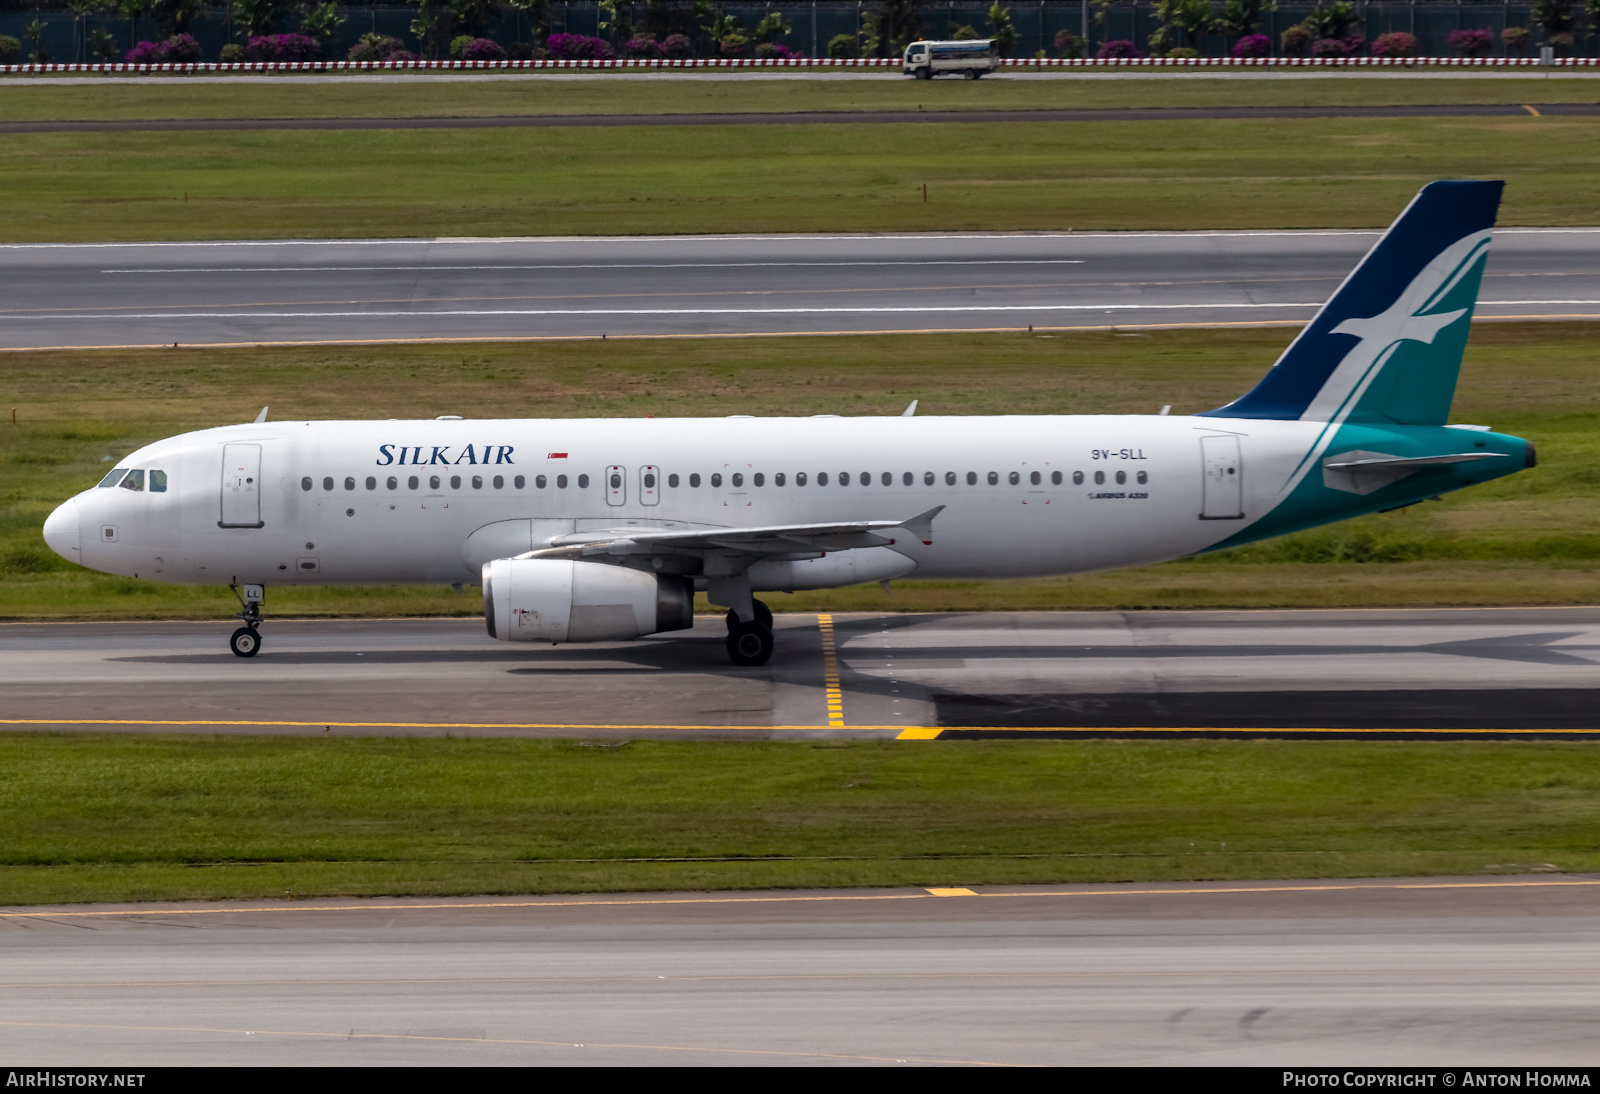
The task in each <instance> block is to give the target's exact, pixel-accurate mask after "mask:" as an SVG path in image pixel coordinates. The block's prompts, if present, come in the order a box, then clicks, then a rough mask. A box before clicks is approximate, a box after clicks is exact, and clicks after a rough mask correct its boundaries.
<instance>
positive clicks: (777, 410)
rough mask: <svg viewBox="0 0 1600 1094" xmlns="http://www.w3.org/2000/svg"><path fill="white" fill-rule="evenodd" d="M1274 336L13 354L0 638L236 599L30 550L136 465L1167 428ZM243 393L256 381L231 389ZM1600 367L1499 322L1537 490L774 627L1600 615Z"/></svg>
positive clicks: (847, 605) (1470, 385)
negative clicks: (859, 429) (215, 438)
mask: <svg viewBox="0 0 1600 1094" xmlns="http://www.w3.org/2000/svg"><path fill="white" fill-rule="evenodd" d="M1292 334H1293V332H1291V331H1287V330H1281V329H1245V330H1170V331H1152V332H1149V333H1148V334H1139V335H1119V334H1114V333H1110V332H1068V333H1049V332H1044V331H1039V332H1036V333H1034V334H1025V333H1023V332H1017V333H1015V334H972V335H919V336H902V335H893V336H855V337H841V338H788V339H785V338H752V339H741V340H737V341H721V340H706V341H698V340H693V341H679V340H643V341H628V340H620V339H618V340H608V341H606V342H603V343H602V342H559V343H538V344H503V343H501V344H495V343H488V344H481V345H471V346H431V345H402V346H368V347H319V346H310V347H281V348H249V349H230V350H194V349H182V350H141V351H131V352H130V351H110V350H98V351H86V352H70V353H66V352H62V353H18V354H9V355H6V356H5V357H4V358H3V361H4V364H5V370H4V372H3V374H0V400H4V402H3V404H0V414H3V413H4V410H5V408H6V407H16V408H17V422H16V424H15V425H13V424H11V423H10V422H9V421H5V420H0V618H7V619H51V618H75V619H87V618H205V617H208V616H211V617H225V616H228V615H231V614H232V612H233V611H234V610H235V606H232V600H231V598H230V596H229V594H228V593H227V591H226V590H218V589H210V588H203V587H197V586H171V585H158V584H155V583H153V582H147V581H135V580H132V579H127V578H113V577H106V576H104V575H97V574H92V573H90V572H89V571H87V570H83V569H81V568H78V567H75V566H71V565H70V564H68V563H67V562H65V561H63V560H61V559H59V558H57V557H56V556H55V555H54V554H52V553H51V552H50V551H49V549H48V548H46V547H45V545H44V542H43V540H42V538H41V536H40V529H41V528H42V526H43V524H44V518H45V517H46V516H47V515H49V513H50V510H51V509H52V508H54V506H56V505H57V504H59V503H60V502H61V501H62V500H64V499H66V498H67V497H70V496H71V495H72V494H74V493H76V492H78V491H79V490H82V489H85V488H87V487H89V486H91V485H93V483H94V482H95V481H96V480H97V479H98V478H99V477H100V476H101V475H102V474H103V473H104V471H105V469H106V468H107V467H109V466H111V464H112V463H113V462H114V461H115V460H116V459H117V458H119V457H121V456H122V455H123V454H125V453H127V452H129V451H131V450H132V449H134V448H136V447H137V446H139V445H140V444H143V443H147V442H149V441H151V440H155V439H157V438H160V437H165V436H171V435H173V434H176V433H181V432H184V431H186V430H190V429H198V428H206V427H210V426H214V425H218V424H224V423H227V422H238V421H247V420H249V419H250V418H251V417H253V416H254V413H255V411H256V410H258V409H259V408H260V407H261V406H263V405H271V407H272V417H273V418H274V419H280V420H281V419H302V418H312V419H315V418H416V417H421V418H431V417H433V416H435V415H437V414H443V413H454V414H463V415H466V416H467V417H493V416H496V415H498V414H501V413H504V408H506V407H508V406H510V407H515V408H517V409H516V412H517V413H518V414H520V415H525V416H528V417H573V416H592V417H605V416H613V417H632V416H643V415H645V414H656V415H660V416H668V415H700V414H703V415H713V416H715V415H722V414H728V413H735V412H737V413H750V414H813V413H846V414H896V413H898V412H899V411H900V410H901V409H902V408H903V407H904V406H905V404H906V403H907V402H908V401H910V400H911V399H913V398H916V399H920V400H921V412H922V413H932V414H1001V413H1063V414H1071V413H1085V414H1089V413H1149V412H1150V411H1152V410H1154V409H1156V408H1157V407H1159V406H1160V405H1161V404H1163V403H1171V404H1173V407H1174V410H1175V411H1176V412H1177V413H1180V414H1182V413H1190V412H1193V411H1197V410H1204V409H1207V408H1209V407H1213V406H1219V405H1221V404H1222V403H1225V402H1227V401H1228V400H1229V399H1231V398H1233V397H1234V396H1235V395H1237V394H1239V393H1240V392H1242V391H1244V390H1246V389H1247V388H1248V387H1249V386H1250V385H1252V384H1253V383H1255V381H1256V380H1257V379H1258V378H1259V377H1260V376H1261V374H1262V373H1263V372H1264V371H1265V370H1266V369H1267V367H1268V366H1269V365H1270V364H1271V362H1272V361H1273V359H1274V358H1275V357H1276V355H1277V353H1278V352H1279V351H1280V350H1281V349H1282V347H1283V346H1284V345H1285V344H1286V343H1287V342H1288V340H1289V339H1290V338H1291V337H1292ZM243 378H247V379H243ZM1597 406H1600V343H1597V342H1596V340H1595V328H1594V326H1593V325H1590V324H1559V323H1527V324H1508V323H1486V324H1480V325H1479V326H1477V327H1476V328H1475V329H1474V331H1473V334H1472V339H1471V341H1470V343H1469V345H1468V348H1467V356H1466V361H1465V364H1464V366H1463V371H1462V378H1461V384H1460V387H1459V390H1458V393H1457V398H1456V407H1455V420H1458V421H1465V422H1480V423H1485V424H1490V425H1493V426H1495V427H1496V428H1497V429H1501V430H1504V431H1506V432H1510V433H1515V434H1517V435H1519V436H1525V437H1528V438H1530V439H1532V440H1533V441H1534V442H1535V443H1536V444H1537V446H1538V449H1539V454H1540V461H1541V462H1540V466H1539V467H1538V468H1536V469H1534V470H1533V471H1530V472H1525V473H1523V474H1519V475H1516V476H1514V477H1510V478H1507V479H1503V480H1499V481H1496V482H1493V483H1487V484H1485V485H1483V486H1480V487H1475V488H1473V489H1471V490H1467V491H1463V492H1460V493H1457V494H1452V495H1449V496H1448V497H1446V498H1445V499H1444V500H1443V501H1442V502H1438V503H1431V504H1427V505H1422V506H1416V507H1413V508H1412V509H1408V510H1403V511H1400V512H1395V513H1387V514H1380V515H1376V516H1372V517H1366V518H1363V519H1361V520H1357V521H1351V522H1348V523H1345V524H1340V525H1335V526H1333V527H1331V528H1327V529H1321V530H1316V531H1311V532H1305V533H1300V534H1298V535H1294V536H1287V537H1284V538H1282V539H1278V540H1274V541H1271V542H1268V543H1264V544H1261V545H1257V546H1252V547H1247V548H1241V549H1239V550H1235V551H1228V552H1224V553H1220V554H1217V555H1208V556H1206V557H1204V558H1201V559H1195V560H1189V561H1184V562H1177V563H1169V564H1167V565H1164V566H1157V567H1149V568H1145V569H1140V570H1127V571H1120V572H1115V573H1109V574H1089V575H1080V576H1076V577H1070V578H1050V579H1043V580H1030V581H999V582H955V581H941V582H906V583H903V584H901V585H900V586H898V587H897V588H896V591H895V592H894V593H893V594H892V595H885V594H884V593H883V592H882V591H881V590H880V589H878V587H877V586H876V585H872V586H864V587H860V588H855V589H841V590H825V591H821V592H815V593H804V594H796V595H794V596H774V597H772V599H771V603H772V604H773V606H774V607H775V608H777V609H779V610H833V611H852V610H857V611H883V610H890V611H892V610H902V611H940V610H965V611H978V610H991V609H1021V608H1158V607H1169V608H1204V607H1217V608H1226V607H1260V608H1265V607H1311V606H1321V607H1330V606H1341V607H1363V606H1393V607H1401V606H1427V605H1469V604H1574V603H1596V602H1600V499H1597V496H1596V490H1595V487H1596V485H1597V484H1600V470H1596V469H1597V468H1600V411H1597V410H1596V407H1597ZM272 596H273V601H272V608H273V612H274V614H277V615H280V616H291V615H352V616H393V615H473V614H476V613H477V612H478V611H479V610H480V604H479V602H478V600H477V598H476V597H474V596H471V595H466V596H463V595H457V594H455V593H452V592H451V591H449V590H448V589H446V588H443V587H414V588H384V587H375V588H354V589H291V588H284V589H274V590H273V594H272Z"/></svg>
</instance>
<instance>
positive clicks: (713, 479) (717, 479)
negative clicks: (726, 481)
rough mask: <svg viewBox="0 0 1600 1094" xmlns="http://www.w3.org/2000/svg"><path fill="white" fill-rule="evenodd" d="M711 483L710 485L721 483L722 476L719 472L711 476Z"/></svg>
mask: <svg viewBox="0 0 1600 1094" xmlns="http://www.w3.org/2000/svg"><path fill="white" fill-rule="evenodd" d="M711 485H712V486H721V485H722V476H721V475H720V474H718V475H712V476H711Z"/></svg>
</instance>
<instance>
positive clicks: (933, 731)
mask: <svg viewBox="0 0 1600 1094" xmlns="http://www.w3.org/2000/svg"><path fill="white" fill-rule="evenodd" d="M940 732H941V730H939V729H938V728H937V727H935V726H908V727H907V728H905V729H902V730H901V731H900V734H899V736H897V737H896V738H895V740H897V741H932V740H934V739H935V738H937V737H938V736H939V734H940Z"/></svg>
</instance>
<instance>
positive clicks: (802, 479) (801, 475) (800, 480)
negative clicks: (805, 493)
mask: <svg viewBox="0 0 1600 1094" xmlns="http://www.w3.org/2000/svg"><path fill="white" fill-rule="evenodd" d="M794 484H795V485H796V486H804V485H805V484H806V473H805V472H804V471H797V472H795V476H794Z"/></svg>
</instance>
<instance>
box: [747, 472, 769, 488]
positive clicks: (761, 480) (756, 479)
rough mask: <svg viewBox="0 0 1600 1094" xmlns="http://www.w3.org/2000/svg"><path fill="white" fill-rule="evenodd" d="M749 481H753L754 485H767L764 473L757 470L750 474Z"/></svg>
mask: <svg viewBox="0 0 1600 1094" xmlns="http://www.w3.org/2000/svg"><path fill="white" fill-rule="evenodd" d="M750 481H751V482H752V483H754V484H755V485H757V486H765V485H767V477H766V476H765V475H763V474H762V473H761V472H759V471H757V472H756V473H755V474H754V475H751V476H750Z"/></svg>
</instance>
